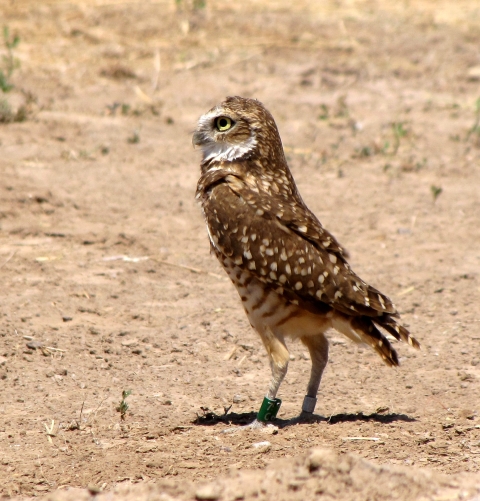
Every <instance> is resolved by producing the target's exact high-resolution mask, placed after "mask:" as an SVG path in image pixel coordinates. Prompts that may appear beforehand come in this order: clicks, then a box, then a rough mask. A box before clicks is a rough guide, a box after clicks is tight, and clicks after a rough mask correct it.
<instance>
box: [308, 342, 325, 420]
mask: <svg viewBox="0 0 480 501" xmlns="http://www.w3.org/2000/svg"><path fill="white" fill-rule="evenodd" d="M301 341H302V343H303V344H304V345H305V346H306V347H307V348H308V351H309V352H310V358H311V359H312V370H311V372H310V381H309V382H308V386H307V394H306V395H305V398H304V399H303V405H302V414H303V413H308V414H312V413H313V411H314V410H315V405H316V403H317V393H318V388H319V386H320V381H321V379H322V375H323V371H324V369H325V367H326V365H327V362H328V340H327V338H326V337H325V335H324V334H323V333H322V332H321V333H319V334H317V335H316V336H305V337H302V338H301Z"/></svg>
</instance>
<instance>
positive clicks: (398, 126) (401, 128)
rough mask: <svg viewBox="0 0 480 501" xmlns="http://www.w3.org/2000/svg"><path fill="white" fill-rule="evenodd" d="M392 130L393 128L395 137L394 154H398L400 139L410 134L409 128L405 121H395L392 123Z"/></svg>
mask: <svg viewBox="0 0 480 501" xmlns="http://www.w3.org/2000/svg"><path fill="white" fill-rule="evenodd" d="M392 130H393V137H394V143H393V153H392V154H393V155H396V154H397V152H398V148H400V139H401V138H402V137H406V136H407V135H408V130H407V129H405V123H404V122H393V123H392Z"/></svg>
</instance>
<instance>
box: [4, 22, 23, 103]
mask: <svg viewBox="0 0 480 501" xmlns="http://www.w3.org/2000/svg"><path fill="white" fill-rule="evenodd" d="M19 43H20V37H19V36H18V35H15V36H14V37H12V38H11V37H10V30H9V28H8V26H4V27H3V44H4V45H5V48H6V49H7V55H4V56H2V67H1V68H0V89H1V90H2V92H4V93H5V92H9V91H11V90H12V89H13V84H12V83H11V82H10V78H11V76H12V74H13V72H14V71H15V70H16V69H17V68H18V67H19V66H20V61H19V60H18V59H17V58H16V57H14V55H13V49H15V47H17V46H18V44H19Z"/></svg>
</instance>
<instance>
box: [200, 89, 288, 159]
mask: <svg viewBox="0 0 480 501" xmlns="http://www.w3.org/2000/svg"><path fill="white" fill-rule="evenodd" d="M192 143H193V145H194V146H200V147H201V148H202V151H203V162H202V163H203V164H204V165H205V164H207V163H208V164H211V163H215V162H235V161H244V160H251V159H254V158H255V157H261V158H262V159H268V157H269V156H272V155H278V152H279V151H280V152H281V153H282V156H283V148H282V143H281V140H280V135H279V133H278V129H277V126H276V124H275V121H274V119H273V117H272V115H271V114H270V112H269V111H268V110H267V109H266V108H265V107H264V106H263V104H262V103H260V102H259V101H257V100H256V99H247V98H243V97H239V96H235V97H227V99H225V101H223V103H221V104H219V105H217V106H215V107H214V108H212V109H211V110H210V111H208V112H207V113H205V115H202V116H201V117H200V119H199V120H198V125H197V129H196V131H195V132H194V134H193V138H192ZM270 160H274V159H273V158H271V159H270Z"/></svg>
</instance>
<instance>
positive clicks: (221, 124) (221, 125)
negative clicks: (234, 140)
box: [215, 117, 235, 132]
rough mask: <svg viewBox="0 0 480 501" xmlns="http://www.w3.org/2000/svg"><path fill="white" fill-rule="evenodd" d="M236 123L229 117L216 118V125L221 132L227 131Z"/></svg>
mask: <svg viewBox="0 0 480 501" xmlns="http://www.w3.org/2000/svg"><path fill="white" fill-rule="evenodd" d="M234 125H235V122H234V121H233V120H232V119H230V118H228V117H218V118H217V119H216V120H215V127H216V128H217V130H219V131H220V132H223V131H226V130H228V129H231V128H232V127H233V126H234Z"/></svg>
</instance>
